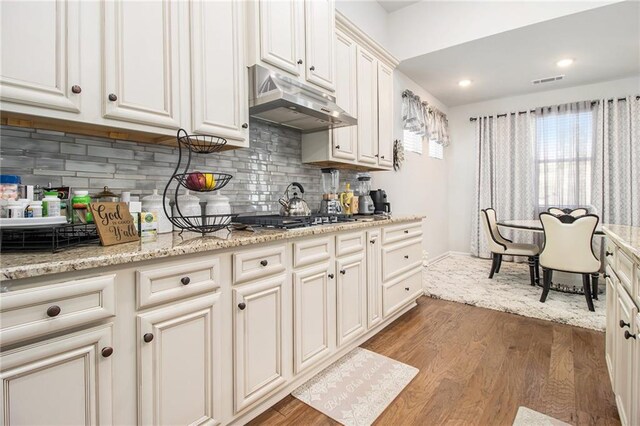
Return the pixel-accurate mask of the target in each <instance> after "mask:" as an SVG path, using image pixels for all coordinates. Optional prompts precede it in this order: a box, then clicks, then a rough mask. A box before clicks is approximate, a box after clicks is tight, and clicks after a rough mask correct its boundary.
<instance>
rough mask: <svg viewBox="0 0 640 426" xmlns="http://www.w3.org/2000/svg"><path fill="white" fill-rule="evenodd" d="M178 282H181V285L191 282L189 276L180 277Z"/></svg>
mask: <svg viewBox="0 0 640 426" xmlns="http://www.w3.org/2000/svg"><path fill="white" fill-rule="evenodd" d="M180 282H181V283H182V285H188V284H189V283H190V282H191V278H189V277H182V278H181V279H180Z"/></svg>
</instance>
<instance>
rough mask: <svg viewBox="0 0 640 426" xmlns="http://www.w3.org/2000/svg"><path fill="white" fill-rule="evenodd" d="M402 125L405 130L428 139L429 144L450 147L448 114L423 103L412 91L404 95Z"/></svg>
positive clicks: (406, 91) (405, 92) (407, 91)
mask: <svg viewBox="0 0 640 426" xmlns="http://www.w3.org/2000/svg"><path fill="white" fill-rule="evenodd" d="M402 123H403V129H404V130H407V131H410V132H412V133H414V134H416V135H419V136H421V137H426V138H427V140H428V141H429V142H435V143H438V144H440V145H442V146H448V145H449V141H450V138H449V121H448V120H447V116H446V114H444V113H443V112H442V111H440V110H438V109H437V108H435V107H433V106H430V105H429V104H428V103H427V102H422V101H421V100H420V97H419V96H417V95H415V94H414V93H413V92H412V91H410V90H405V91H404V92H403V93H402Z"/></svg>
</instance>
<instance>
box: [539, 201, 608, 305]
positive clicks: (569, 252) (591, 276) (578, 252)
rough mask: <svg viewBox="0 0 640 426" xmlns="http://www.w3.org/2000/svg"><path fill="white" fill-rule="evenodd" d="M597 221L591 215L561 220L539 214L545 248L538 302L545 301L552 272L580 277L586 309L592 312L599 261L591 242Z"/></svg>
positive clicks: (541, 262) (542, 255)
mask: <svg viewBox="0 0 640 426" xmlns="http://www.w3.org/2000/svg"><path fill="white" fill-rule="evenodd" d="M567 217H570V218H571V222H566V221H565V220H566V218H567ZM599 220H600V218H599V217H598V216H596V215H594V214H587V215H584V216H580V217H572V216H565V217H564V218H562V219H561V217H558V216H554V215H553V214H551V213H547V212H543V213H540V222H541V223H542V229H543V230H544V246H543V247H542V252H541V253H540V266H542V281H543V289H542V295H541V296H540V301H541V302H543V303H544V302H545V300H547V295H548V294H549V289H550V288H551V278H552V276H553V271H561V272H569V273H574V274H582V286H583V288H584V297H585V298H586V299H587V306H588V307H589V310H590V311H595V308H594V306H593V296H592V293H595V294H598V274H599V271H600V259H598V258H597V257H596V255H595V253H594V252H593V246H592V242H593V235H594V234H595V232H596V227H597V226H598V221H599ZM591 280H593V282H591ZM592 287H593V288H592Z"/></svg>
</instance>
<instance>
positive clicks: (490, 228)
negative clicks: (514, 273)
mask: <svg viewBox="0 0 640 426" xmlns="http://www.w3.org/2000/svg"><path fill="white" fill-rule="evenodd" d="M482 217H483V221H482V222H483V224H484V229H485V233H486V234H487V240H488V241H489V249H490V250H491V258H492V259H493V262H492V263H491V272H489V278H493V274H495V273H498V272H500V266H501V265H502V256H503V255H507V256H527V260H528V261H529V274H530V276H531V285H533V286H534V285H536V283H538V282H540V270H539V269H538V253H539V252H540V249H539V248H538V246H537V245H535V244H522V243H514V242H513V241H511V240H508V239H506V238H504V237H503V236H502V235H501V234H500V230H499V229H498V225H497V220H496V211H495V210H494V209H492V208H488V209H483V210H482Z"/></svg>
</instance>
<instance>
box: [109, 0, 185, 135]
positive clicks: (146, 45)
mask: <svg viewBox="0 0 640 426" xmlns="http://www.w3.org/2000/svg"><path fill="white" fill-rule="evenodd" d="M102 7H103V22H102V25H103V27H102V31H103V43H104V46H103V63H102V68H103V73H102V75H103V79H104V82H103V83H104V84H103V93H102V103H103V107H104V117H105V118H107V119H113V120H117V121H128V122H133V123H138V124H146V125H151V126H156V127H164V128H169V129H178V128H180V126H181V122H180V119H181V115H180V69H179V65H180V57H179V43H180V40H179V34H178V32H179V31H180V28H179V26H178V3H177V2H170V1H154V2H132V1H124V0H115V1H105V2H103V3H102Z"/></svg>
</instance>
